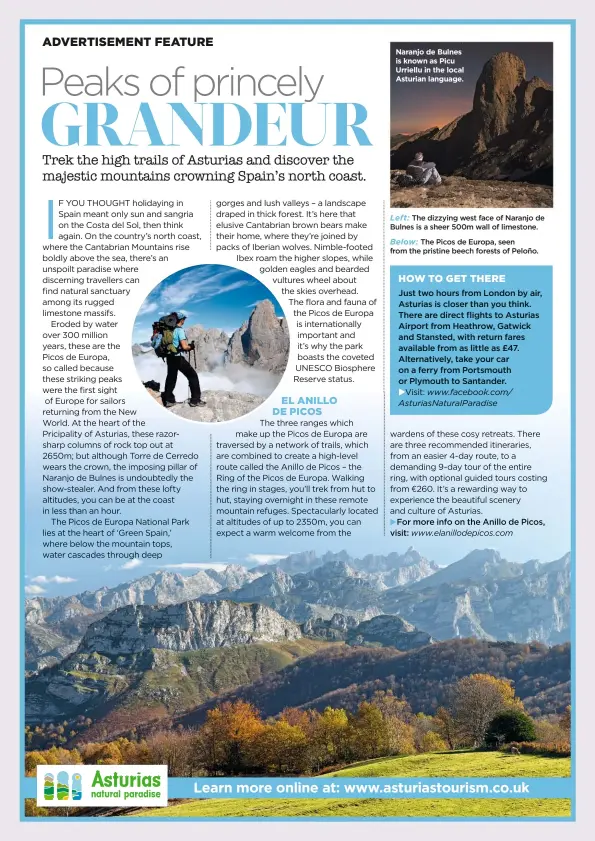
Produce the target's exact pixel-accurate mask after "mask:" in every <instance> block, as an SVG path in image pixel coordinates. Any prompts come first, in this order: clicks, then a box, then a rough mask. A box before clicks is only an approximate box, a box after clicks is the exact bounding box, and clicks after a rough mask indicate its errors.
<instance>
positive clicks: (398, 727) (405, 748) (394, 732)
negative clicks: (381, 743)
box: [384, 715, 415, 756]
mask: <svg viewBox="0 0 595 841" xmlns="http://www.w3.org/2000/svg"><path fill="white" fill-rule="evenodd" d="M384 727H385V730H386V753H387V754H388V755H390V756H410V755H411V754H414V753H415V741H414V732H413V727H412V726H411V725H410V724H407V722H405V721H403V720H402V719H400V718H398V717H397V716H394V715H390V716H388V717H386V718H385V719H384Z"/></svg>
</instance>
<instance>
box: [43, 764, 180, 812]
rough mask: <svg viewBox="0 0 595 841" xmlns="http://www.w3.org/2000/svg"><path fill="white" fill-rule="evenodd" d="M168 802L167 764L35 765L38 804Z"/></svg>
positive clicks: (102, 804) (90, 804)
mask: <svg viewBox="0 0 595 841" xmlns="http://www.w3.org/2000/svg"><path fill="white" fill-rule="evenodd" d="M131 802H134V803H137V804H139V805H140V804H143V805H145V806H166V805H167V765H141V766H138V765H107V766H106V765H75V766H69V765H38V766H37V804H38V806H70V805H72V806H75V805H76V806H105V805H107V804H110V805H120V806H123V805H124V804H126V805H129V804H130V803H131Z"/></svg>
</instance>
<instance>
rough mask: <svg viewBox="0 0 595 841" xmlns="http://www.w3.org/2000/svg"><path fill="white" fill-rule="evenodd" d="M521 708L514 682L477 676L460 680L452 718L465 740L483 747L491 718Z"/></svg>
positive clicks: (487, 676)
mask: <svg viewBox="0 0 595 841" xmlns="http://www.w3.org/2000/svg"><path fill="white" fill-rule="evenodd" d="M514 707H516V708H517V709H522V703H521V702H520V701H519V700H518V699H517V698H515V694H514V688H513V686H512V683H511V681H509V680H506V679H505V678H498V677H494V676H493V675H487V674H475V675H470V676H469V677H464V678H461V680H459V681H457V683H456V684H455V686H454V689H453V692H452V709H451V711H452V715H453V718H454V719H455V721H456V724H457V730H458V732H459V734H460V735H461V737H462V740H463V741H464V742H466V743H467V744H471V745H473V746H474V747H478V746H479V745H481V744H483V741H484V739H485V735H486V733H487V730H488V727H489V725H490V722H491V721H492V719H493V718H494V717H495V716H496V715H497V714H498V713H499V712H502V711H504V710H506V709H511V708H514Z"/></svg>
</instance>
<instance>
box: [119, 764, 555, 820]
mask: <svg viewBox="0 0 595 841" xmlns="http://www.w3.org/2000/svg"><path fill="white" fill-rule="evenodd" d="M569 774H570V759H567V758H559V757H552V758H549V757H545V756H531V755H521V756H513V755H511V754H508V753H500V752H498V751H494V752H472V751H454V752H448V753H435V754H418V755H416V756H405V757H398V758H385V759H377V760H373V761H371V762H363V763H357V764H355V765H350V766H348V767H347V768H344V769H343V770H341V771H337V772H334V773H333V774H329V775H327V776H333V777H397V778H398V777H418V778H419V777H523V778H524V777H567V776H569ZM570 810H571V804H570V800H565V799H554V798H551V799H549V798H548V799H529V798H527V799H523V800H521V799H519V800H513V799H487V798H486V799H479V798H478V799H468V800H466V799H460V800H459V799H456V798H452V799H450V798H441V799H435V800H434V799H432V800H422V799H419V800H418V799H394V800H393V799H391V800H384V799H380V798H357V799H350V800H346V799H340V800H338V799H322V798H320V799H303V800H300V799H286V800H285V799H284V800H268V799H258V800H224V799H208V800H187V801H183V802H179V803H177V804H175V805H172V806H168V807H166V808H163V809H147V810H146V811H143V812H136V813H135V815H134V817H152V818H162V817H165V816H167V817H172V818H176V817H179V818H226V817H227V818H228V817H246V818H267V817H268V818H280V817H287V818H300V817H302V818H339V817H343V818H372V817H373V818H382V817H387V818H389V817H395V818H397V817H399V818H428V817H437V818H438V817H440V818H442V817H444V818H448V817H451V818H457V817H462V818H474V817H476V818H480V817H486V818H488V817H500V818H502V817H507V818H531V817H540V818H543V817H569V816H570Z"/></svg>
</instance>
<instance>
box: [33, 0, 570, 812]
mask: <svg viewBox="0 0 595 841" xmlns="http://www.w3.org/2000/svg"><path fill="white" fill-rule="evenodd" d="M162 11H163V15H162V19H143V18H141V17H138V19H127V20H119V19H117V18H109V17H107V16H106V17H105V19H94V20H85V19H68V18H64V19H61V18H54V19H50V20H48V19H42V18H39V19H27V20H24V21H22V22H21V71H22V75H21V155H22V157H21V281H20V282H21V313H20V331H19V342H20V356H21V359H22V365H23V367H22V387H21V420H22V444H21V458H22V462H21V506H22V509H21V516H22V521H21V526H22V547H21V551H22V554H21V571H22V582H21V584H22V586H21V610H22V620H21V621H22V632H21V640H22V645H21V678H22V683H23V693H22V699H21V703H22V730H21V735H20V741H21V758H20V772H19V776H20V777H21V778H22V779H21V796H20V805H21V808H22V820H24V821H26V822H31V823H35V822H52V821H56V820H60V821H65V822H69V821H87V822H97V821H106V822H110V821H111V822H116V821H120V820H124V821H133V822H138V821H143V820H146V819H158V820H166V821H172V822H177V821H182V820H191V821H215V822H216V821H226V820H241V821H249V820H257V821H261V822H263V823H265V824H266V822H267V821H274V820H294V821H306V820H310V821H311V820H316V821H320V822H326V823H328V824H330V823H332V822H333V821H337V820H386V821H392V820H404V819H407V820H411V821H418V820H419V821H423V820H428V819H431V820H442V819H444V820H447V819H457V820H461V821H467V820H468V821H473V820H492V819H494V820H498V819H509V820H527V819H530V820H535V819H539V820H546V821H560V820H562V821H572V820H573V819H574V817H575V800H574V791H575V779H576V776H575V774H574V773H573V768H574V765H573V763H574V756H572V755H571V754H572V749H571V748H572V745H573V741H574V740H573V736H572V734H573V732H574V731H573V728H574V722H573V709H574V704H573V697H572V696H573V685H574V684H573V682H574V670H571V659H572V654H571V640H572V638H573V635H574V623H575V616H574V591H573V570H574V562H575V561H574V552H573V549H574V540H575V535H574V490H573V483H574V420H573V412H574V361H573V346H574V283H575V277H574V173H575V153H574V105H573V96H574V60H575V57H574V22H573V21H556V20H553V19H552V20H526V21H514V20H504V19H503V20H490V21H481V20H455V19H453V20H451V21H438V22H433V21H432V20H431V19H428V20H423V21H410V20H390V19H383V20H373V19H364V17H363V14H362V15H360V16H359V18H358V19H355V18H353V19H345V20H341V19H332V20H324V21H322V20H315V19H304V20H292V21H284V20H279V19H267V20H262V21H258V20H244V21H242V20H235V21H234V20H217V21H211V20H176V19H168V17H167V12H168V10H167V8H164V9H163V10H162ZM362 11H363V10H362Z"/></svg>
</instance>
